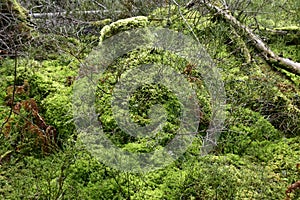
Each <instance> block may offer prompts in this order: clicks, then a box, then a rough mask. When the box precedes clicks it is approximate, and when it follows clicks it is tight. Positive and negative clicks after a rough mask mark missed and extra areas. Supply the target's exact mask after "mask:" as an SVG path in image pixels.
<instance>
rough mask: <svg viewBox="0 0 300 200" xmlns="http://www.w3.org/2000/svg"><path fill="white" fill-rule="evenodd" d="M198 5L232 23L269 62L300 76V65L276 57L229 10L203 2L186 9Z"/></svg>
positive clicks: (199, 0)
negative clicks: (273, 62)
mask: <svg viewBox="0 0 300 200" xmlns="http://www.w3.org/2000/svg"><path fill="white" fill-rule="evenodd" d="M196 3H200V4H203V5H204V6H205V7H206V8H207V9H209V10H210V11H212V12H214V13H216V14H218V15H219V16H220V17H222V18H223V19H224V20H225V21H227V22H228V23H230V24H231V25H232V26H234V27H235V28H237V29H239V30H241V31H243V32H244V33H245V34H246V36H247V37H248V38H250V39H251V41H252V43H253V44H254V46H255V47H256V48H257V49H258V50H259V51H262V52H263V53H264V55H265V58H266V59H267V60H269V61H275V62H277V63H279V64H281V65H282V68H283V69H285V70H287V71H289V72H292V73H294V74H297V75H300V63H298V62H294V61H293V60H290V59H288V58H283V57H280V56H278V55H276V54H275V53H274V52H273V51H272V50H271V49H270V48H269V47H268V46H267V45H266V44H265V43H264V42H263V41H262V39H260V38H259V36H257V35H256V34H255V33H253V31H252V30H251V29H250V28H249V27H247V26H245V25H243V24H242V23H241V22H239V21H238V20H237V19H236V18H235V17H234V16H233V15H232V14H231V13H230V12H229V10H228V9H225V10H224V9H222V8H220V7H218V6H216V5H213V4H211V3H209V2H207V1H203V0H198V1H197V0H196V1H190V2H189V3H188V4H187V5H186V7H187V8H192V7H193V6H194V5H195V4H196Z"/></svg>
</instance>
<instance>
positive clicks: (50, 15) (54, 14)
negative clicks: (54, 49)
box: [29, 10, 121, 18]
mask: <svg viewBox="0 0 300 200" xmlns="http://www.w3.org/2000/svg"><path fill="white" fill-rule="evenodd" d="M109 12H112V11H110V10H88V11H70V12H52V13H30V14H29V16H30V17H32V18H54V17H61V16H64V17H65V16H67V15H72V14H76V15H90V14H105V13H109ZM113 12H115V13H121V11H113Z"/></svg>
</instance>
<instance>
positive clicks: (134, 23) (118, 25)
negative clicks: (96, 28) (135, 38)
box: [100, 16, 149, 43]
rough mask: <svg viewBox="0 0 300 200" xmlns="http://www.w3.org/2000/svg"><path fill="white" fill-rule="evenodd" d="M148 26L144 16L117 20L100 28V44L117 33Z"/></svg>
mask: <svg viewBox="0 0 300 200" xmlns="http://www.w3.org/2000/svg"><path fill="white" fill-rule="evenodd" d="M148 24H149V21H148V18H147V17H144V16H138V17H131V18H127V19H121V20H118V21H116V22H113V23H111V24H110V25H106V26H104V27H103V28H102V30H101V32H100V43H101V42H102V41H103V40H105V39H106V38H109V37H111V36H112V35H115V34H117V33H119V32H122V31H127V30H130V29H134V28H141V27H146V26H147V25H148Z"/></svg>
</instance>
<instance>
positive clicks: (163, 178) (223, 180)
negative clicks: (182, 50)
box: [0, 1, 300, 199]
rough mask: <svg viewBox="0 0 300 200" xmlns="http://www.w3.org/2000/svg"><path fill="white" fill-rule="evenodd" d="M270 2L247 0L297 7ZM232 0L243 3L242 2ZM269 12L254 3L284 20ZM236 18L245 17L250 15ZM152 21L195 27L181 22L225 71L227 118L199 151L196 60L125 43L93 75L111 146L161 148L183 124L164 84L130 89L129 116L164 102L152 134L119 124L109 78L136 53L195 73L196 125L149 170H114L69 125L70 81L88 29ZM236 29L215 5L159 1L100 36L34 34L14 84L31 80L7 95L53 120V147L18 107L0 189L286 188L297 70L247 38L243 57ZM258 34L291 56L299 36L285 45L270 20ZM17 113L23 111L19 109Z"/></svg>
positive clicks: (139, 192) (173, 191) (13, 192)
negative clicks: (212, 143) (288, 69)
mask: <svg viewBox="0 0 300 200" xmlns="http://www.w3.org/2000/svg"><path fill="white" fill-rule="evenodd" d="M228 2H231V3H232V2H233V1H228ZM267 2H270V1H264V2H261V3H260V2H259V1H251V4H250V7H249V8H251V9H256V8H257V9H258V8H261V7H263V6H262V5H265V6H267V8H266V9H269V8H270V7H274V6H277V5H278V4H280V5H286V6H289V9H290V12H291V13H293V12H294V11H295V8H296V6H297V3H295V2H294V3H292V1H278V2H273V1H272V2H271V3H272V4H271V3H270V5H269V4H268V3H267ZM285 2H287V3H289V2H290V4H285ZM85 3H86V2H85ZM262 3H264V4H262ZM231 5H234V4H233V3H232V4H231ZM86 6H87V5H86ZM240 6H242V7H243V6H246V4H245V2H244V3H241V5H240ZM232 10H233V13H234V14H235V15H236V14H237V12H238V10H235V9H233V7H232ZM249 15H250V14H249ZM275 15H276V16H275V17H274V18H270V17H266V16H265V15H263V14H261V13H258V15H257V19H258V23H259V24H260V25H264V26H266V27H269V28H274V27H278V26H282V25H285V23H286V20H284V18H285V17H287V15H285V14H282V13H276V14H275ZM296 15H297V14H296ZM182 16H183V17H185V19H186V20H183V19H182ZM281 17H282V18H281ZM161 18H162V20H158V19H161ZM295 19H296V18H294V17H293V19H292V20H290V21H289V22H288V23H289V24H286V25H293V24H294V23H295V22H296V21H295ZM244 22H245V23H246V24H249V25H251V23H252V21H251V19H250V18H248V19H247V18H246V19H245V20H244ZM105 23H106V22H105ZM96 25H98V24H96ZM148 25H151V26H163V27H166V26H168V27H169V28H171V29H173V30H177V31H181V32H184V33H186V34H191V35H193V34H192V33H191V30H190V29H189V27H188V25H190V26H191V27H192V29H193V32H194V34H196V35H197V36H198V37H199V41H200V42H201V43H203V45H204V46H205V47H206V48H207V51H208V52H209V54H210V55H211V57H212V58H213V60H214V62H215V63H216V65H217V67H218V68H219V69H220V72H221V74H222V78H223V81H224V84H225V89H226V94H227V109H226V111H227V119H226V123H225V128H224V130H223V131H222V133H221V137H220V138H219V141H218V146H217V147H215V148H214V149H213V151H212V152H210V154H209V155H207V156H204V157H203V156H201V151H202V150H201V146H202V138H203V136H204V135H205V131H206V129H207V127H208V126H209V122H210V119H211V110H212V108H211V105H210V98H209V96H210V95H209V93H208V91H207V90H206V87H205V85H204V84H203V80H202V79H203V77H201V72H199V71H197V70H195V69H193V70H191V72H190V73H189V74H185V70H186V67H187V64H188V63H187V62H186V61H185V60H183V59H181V58H179V57H178V56H174V55H173V54H172V53H170V52H163V51H161V50H159V49H138V50H134V51H132V52H128V53H127V54H126V55H123V56H122V57H120V58H118V59H117V60H115V62H114V63H113V64H112V65H111V66H109V67H108V68H107V69H106V71H105V72H104V73H103V74H102V75H101V77H100V79H99V82H98V90H97V92H96V109H97V113H98V114H99V121H100V122H101V123H102V125H103V128H104V131H105V133H106V136H107V137H108V138H109V139H110V140H111V141H112V142H113V143H114V144H115V145H116V146H118V147H120V148H123V150H126V151H129V152H134V153H145V152H151V151H154V150H156V149H160V148H162V147H163V146H165V145H166V144H167V143H168V142H169V141H170V140H171V139H172V138H173V137H174V134H175V133H176V131H177V129H178V127H179V124H180V121H179V120H178V116H179V115H180V111H181V105H180V103H179V101H178V99H177V98H176V96H175V95H174V94H172V92H171V91H170V90H168V88H166V87H165V86H163V85H160V84H145V85H143V86H141V87H139V88H137V90H136V91H135V92H134V93H133V94H132V95H131V96H130V99H129V105H130V106H129V107H130V116H131V118H132V119H133V121H134V122H135V123H137V124H139V125H140V126H145V125H147V124H149V123H151V120H152V118H151V112H150V111H151V109H152V108H153V106H155V105H158V104H160V105H162V106H161V107H162V108H163V109H164V110H165V111H166V113H167V115H166V116H167V119H166V123H165V124H164V126H163V128H162V130H161V131H159V132H158V134H157V135H156V136H155V137H137V138H135V137H133V136H130V135H128V134H127V133H126V132H124V131H122V130H121V129H120V128H119V127H118V125H117V122H116V120H115V118H114V116H113V112H112V106H111V100H112V98H113V95H112V92H113V89H114V87H115V86H116V84H117V83H118V80H119V79H120V78H122V74H124V73H125V74H126V72H127V71H128V70H132V69H134V68H136V67H138V66H139V65H142V64H151V63H155V64H161V65H166V66H170V67H172V68H173V69H174V70H175V71H177V72H179V73H181V74H185V77H186V78H187V79H188V80H192V78H196V81H190V84H191V85H192V86H193V88H195V90H196V93H197V100H198V102H199V105H200V107H201V111H202V112H203V113H202V118H201V122H200V124H199V130H198V135H197V137H196V138H195V140H194V142H193V143H192V144H191V145H190V147H189V149H188V150H187V151H186V153H185V154H184V155H182V156H181V157H180V158H179V159H178V160H176V161H175V162H173V163H172V164H170V165H169V166H167V167H166V168H163V169H160V170H157V171H154V172H148V173H145V174H130V173H122V172H118V171H115V170H113V169H112V168H109V167H107V166H105V165H104V164H103V163H100V162H99V161H97V160H95V158H94V157H92V156H91V155H90V154H89V153H88V152H87V150H85V147H84V146H82V144H81V143H80V141H79V140H78V141H76V140H75V139H76V137H73V136H76V132H75V126H74V123H73V113H72V104H71V97H72V82H73V80H74V77H75V76H77V75H78V68H79V63H80V62H81V59H83V58H84V57H85V56H86V55H87V53H88V52H89V51H90V49H91V47H92V46H93V45H94V44H90V43H89V42H90V41H93V42H98V41H102V40H104V39H105V38H108V37H111V36H112V35H114V34H117V33H119V32H121V31H125V30H129V29H131V28H138V27H145V26H148ZM99 26H102V24H100V25H99ZM233 33H234V32H233V30H232V27H230V26H228V25H227V24H226V23H224V22H220V21H218V20H216V19H215V18H214V17H213V16H210V15H205V16H203V15H202V13H200V12H198V11H187V10H185V9H182V8H181V9H178V7H176V6H172V7H171V8H170V9H168V8H167V9H166V8H160V9H157V10H155V11H154V12H153V14H151V15H150V16H149V17H137V18H130V19H126V20H121V21H118V22H114V23H112V24H111V25H107V26H105V27H104V28H103V29H102V31H101V37H100V39H99V38H96V37H94V36H91V38H88V37H85V36H83V37H82V38H81V40H80V42H79V40H76V39H73V38H64V37H61V36H57V35H39V36H38V38H39V39H37V44H36V46H33V47H32V49H31V50H30V52H31V53H32V54H31V55H32V56H30V58H22V59H18V68H17V70H18V76H17V85H18V86H21V85H22V84H23V83H24V81H25V80H28V83H29V86H30V92H29V94H28V95H27V94H26V95H19V96H16V99H15V102H21V101H24V100H27V99H29V98H33V99H35V100H36V101H37V103H38V107H39V110H40V114H41V116H42V117H44V118H45V121H46V122H47V123H48V124H49V125H52V126H54V127H55V128H56V130H57V134H58V142H59V146H60V147H61V148H60V149H59V151H56V152H52V154H48V155H47V156H46V155H44V154H41V153H40V152H39V151H38V149H37V148H36V146H35V145H36V143H35V142H36V141H35V139H36V137H34V135H31V136H27V137H26V138H25V139H23V140H21V139H20V137H21V133H22V130H21V128H20V127H22V124H25V123H26V120H25V119H24V118H22V117H21V115H12V118H11V122H10V124H11V127H12V129H11V132H10V136H9V137H6V136H4V135H3V134H1V135H0V198H1V199H284V198H285V190H286V189H287V187H288V186H289V185H290V184H292V183H294V182H295V181H297V180H299V179H300V174H299V169H298V171H297V167H296V164H299V156H300V148H299V140H300V138H299V133H300V126H299V124H300V112H299V106H300V99H299V95H300V90H299V77H297V76H295V75H291V74H289V73H286V76H285V75H282V74H280V73H278V71H274V66H270V65H269V64H268V63H265V62H264V61H263V59H262V58H260V57H259V56H257V55H256V54H257V52H255V51H254V50H253V49H252V48H251V46H250V45H249V51H250V53H251V56H252V61H251V62H250V63H247V64H244V63H243V62H244V58H243V54H242V51H241V49H240V44H233V43H235V42H236V40H234V37H233V36H232V34H233ZM264 36H266V37H267V36H268V38H270V40H268V42H269V43H270V44H269V45H270V46H271V47H272V48H274V51H276V52H278V53H280V52H282V53H283V55H284V56H286V57H291V58H293V59H294V60H295V61H299V60H298V59H299V48H297V47H298V46H296V45H291V46H286V42H287V41H289V42H290V41H291V40H292V39H293V38H292V37H294V36H292V35H286V36H283V37H278V36H276V35H272V34H269V33H268V32H266V33H265V35H264ZM42 41H44V44H43V43H41V42H42ZM39 42H40V43H39ZM82 42H87V43H88V44H84V43H82ZM85 45H87V47H86V46H85ZM247 45H248V44H247ZM66 52H67V53H66ZM0 62H1V68H0V73H1V77H0V104H1V105H0V122H3V121H4V120H5V118H6V117H7V116H8V113H9V110H10V108H9V106H7V103H6V98H7V93H6V89H7V87H9V86H12V85H13V80H14V77H13V75H12V74H13V70H14V60H13V59H4V60H1V61H0ZM275 67H276V66H275ZM132 78H134V77H132ZM194 80H195V79H194ZM297 82H298V83H297ZM21 114H22V116H30V115H28V113H27V112H25V111H24V110H22V111H21ZM119 114H120V116H121V114H122V113H119ZM152 114H153V113H152ZM20 141H22V142H23V143H22V145H23V146H22V148H21V151H20V150H19V149H18V147H19V145H20V144H21V142H20ZM39 148H40V147H39ZM112 159H114V158H112ZM297 195H298V196H299V192H297V191H295V193H294V196H293V197H294V199H296V198H297V197H298V196H297Z"/></svg>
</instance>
